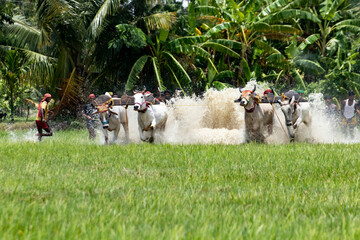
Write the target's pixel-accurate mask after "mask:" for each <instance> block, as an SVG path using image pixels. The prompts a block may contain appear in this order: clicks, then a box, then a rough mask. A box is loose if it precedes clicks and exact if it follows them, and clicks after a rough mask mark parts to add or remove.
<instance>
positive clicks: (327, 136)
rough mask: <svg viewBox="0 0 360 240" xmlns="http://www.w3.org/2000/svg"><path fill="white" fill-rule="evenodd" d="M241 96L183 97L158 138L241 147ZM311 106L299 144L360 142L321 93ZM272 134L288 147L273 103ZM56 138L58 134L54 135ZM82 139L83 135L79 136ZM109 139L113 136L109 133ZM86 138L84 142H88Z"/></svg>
mask: <svg viewBox="0 0 360 240" xmlns="http://www.w3.org/2000/svg"><path fill="white" fill-rule="evenodd" d="M254 85H256V89H257V90H256V92H257V93H259V94H260V96H262V93H263V91H264V90H265V89H267V86H266V84H258V83H257V82H256V81H250V82H249V83H248V84H247V85H246V86H245V87H244V89H253V87H254ZM239 96H240V93H239V90H238V89H235V88H228V89H224V90H222V91H217V90H214V89H210V90H208V91H207V92H206V93H205V94H204V95H203V97H201V98H199V97H195V96H192V97H184V98H179V99H176V101H175V103H174V104H173V105H171V106H168V107H167V108H168V121H167V124H166V130H165V132H164V133H163V134H157V135H156V141H155V142H158V143H171V144H242V143H244V136H245V122H244V114H245V113H244V108H243V107H241V106H240V105H239V103H234V100H235V99H237V98H238V97H239ZM308 100H309V102H308V103H301V104H300V105H305V104H309V105H310V107H311V112H310V113H311V116H312V123H311V125H310V126H309V127H307V126H305V125H304V124H301V125H300V126H299V127H298V129H297V130H296V141H299V142H310V143H356V142H360V134H359V132H358V131H357V130H356V129H355V138H353V139H349V138H346V137H345V136H344V135H343V134H342V132H341V126H340V124H339V120H336V119H332V118H329V116H328V115H327V114H326V113H325V108H326V105H325V102H324V100H323V95H322V94H320V93H314V94H310V96H309V98H308ZM274 110H275V116H274V118H275V119H274V128H273V134H271V135H266V134H267V133H266V134H265V137H266V143H269V144H286V143H288V142H289V137H288V134H287V131H286V126H285V124H284V123H285V120H284V115H283V113H282V112H281V110H280V107H279V106H278V105H277V104H274ZM127 113H128V119H129V130H130V142H131V143H141V141H140V137H139V132H138V124H137V114H138V113H137V112H136V111H134V110H133V108H132V106H129V108H128V110H127ZM100 127H101V126H100V124H99V128H98V130H97V138H96V141H95V142H96V143H98V144H103V143H104V137H103V134H102V130H101V129H100ZM35 133H36V130H31V131H28V132H26V133H22V134H20V135H19V134H15V133H14V132H12V131H9V134H10V138H11V139H13V141H36V140H37V138H36V137H35ZM54 136H56V133H55V135H54ZM124 136H125V134H124V130H123V129H121V131H120V135H119V140H118V142H117V143H118V144H125V141H124V138H125V137H124ZM79 137H80V136H79ZM109 137H110V140H111V137H112V134H109ZM86 141H87V139H84V142H86Z"/></svg>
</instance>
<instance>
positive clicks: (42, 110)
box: [35, 93, 53, 141]
mask: <svg viewBox="0 0 360 240" xmlns="http://www.w3.org/2000/svg"><path fill="white" fill-rule="evenodd" d="M50 100H51V94H50V93H45V95H44V98H43V99H42V100H41V102H40V103H39V111H38V114H37V117H36V119H35V123H36V127H37V130H38V133H37V134H36V135H37V136H38V139H39V141H41V138H42V137H43V136H52V135H53V132H52V130H51V128H50V127H49V125H48V124H47V117H48V110H49V109H48V107H49V102H50ZM43 129H44V130H45V131H46V132H47V133H43V131H42V130H43Z"/></svg>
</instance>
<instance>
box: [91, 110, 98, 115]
mask: <svg viewBox="0 0 360 240" xmlns="http://www.w3.org/2000/svg"><path fill="white" fill-rule="evenodd" d="M98 113H99V110H97V111H96V112H94V113H92V114H91V115H95V114H98Z"/></svg>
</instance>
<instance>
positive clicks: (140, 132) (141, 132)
mask: <svg viewBox="0 0 360 240" xmlns="http://www.w3.org/2000/svg"><path fill="white" fill-rule="evenodd" d="M138 129H139V135H140V140H141V141H146V138H145V137H144V134H143V130H142V127H140V126H139V127H138Z"/></svg>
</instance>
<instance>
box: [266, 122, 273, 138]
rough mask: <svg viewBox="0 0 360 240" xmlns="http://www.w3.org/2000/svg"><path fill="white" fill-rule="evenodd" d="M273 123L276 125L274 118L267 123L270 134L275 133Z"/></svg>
mask: <svg viewBox="0 0 360 240" xmlns="http://www.w3.org/2000/svg"><path fill="white" fill-rule="evenodd" d="M273 125H274V120H273V119H271V121H270V122H269V123H268V125H267V129H268V133H269V135H271V134H272V133H273Z"/></svg>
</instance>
